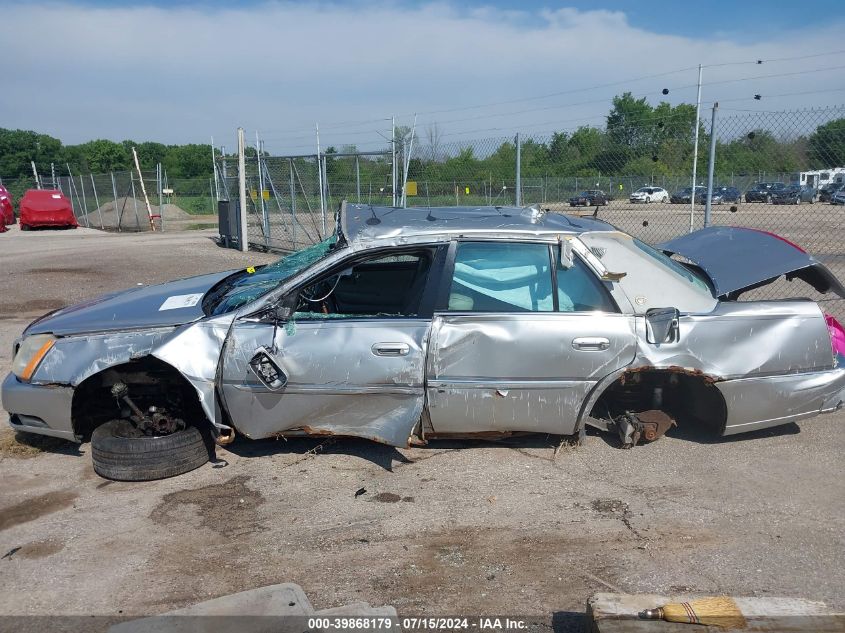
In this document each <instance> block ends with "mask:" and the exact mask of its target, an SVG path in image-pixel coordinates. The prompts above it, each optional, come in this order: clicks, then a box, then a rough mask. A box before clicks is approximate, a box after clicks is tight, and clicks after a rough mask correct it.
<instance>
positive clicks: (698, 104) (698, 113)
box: [689, 64, 701, 233]
mask: <svg viewBox="0 0 845 633" xmlns="http://www.w3.org/2000/svg"><path fill="white" fill-rule="evenodd" d="M700 117H701V64H699V65H698V98H697V99H696V106H695V141H694V142H693V148H692V191H691V192H690V197H689V198H690V207H689V232H690V233H692V229H693V226H694V222H693V218H694V216H695V184H696V183H695V177H696V170H697V169H698V128H699V127H701V125H700V122H699V119H700Z"/></svg>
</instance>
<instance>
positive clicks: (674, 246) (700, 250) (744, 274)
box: [657, 226, 845, 299]
mask: <svg viewBox="0 0 845 633" xmlns="http://www.w3.org/2000/svg"><path fill="white" fill-rule="evenodd" d="M657 248H659V249H660V250H662V251H663V252H665V253H666V254H668V255H680V256H682V257H685V258H686V259H688V260H690V261H691V262H693V263H694V264H696V265H697V266H698V267H699V268H701V270H702V272H704V273H705V274H706V275H707V276H708V277H709V278H710V280H711V282H712V283H713V287H714V288H715V290H716V295H717V296H718V297H719V298H725V297H731V298H733V297H736V296H738V295H739V294H741V293H742V292H745V291H746V290H751V289H752V288H758V287H760V286H765V285H766V284H769V283H771V282H773V281H774V280H775V279H777V278H778V277H780V276H781V275H786V277H787V279H793V278H796V279H801V280H802V281H805V282H807V283H808V284H810V285H811V286H812V287H813V288H815V289H816V290H817V291H819V292H820V293H822V294H824V293H828V292H833V293H835V294H837V295H839V296H840V297H842V298H843V299H845V287H843V285H842V283H840V281H839V280H838V279H837V278H836V277H835V276H834V275H833V273H832V272H830V270H829V269H828V268H827V267H826V266H825V265H824V264H822V263H821V262H820V261H818V260H817V259H816V258H815V257H813V256H812V255H810V254H809V253H807V252H806V251H805V250H804V249H802V248H801V247H800V246H797V245H795V244H793V243H792V242H790V241H789V240H787V239H784V238H782V237H780V236H778V235H775V234H774V233H770V232H768V231H761V230H759V229H749V228H742V227H736V226H710V227H707V228H704V229H701V230H699V231H695V232H693V233H690V234H688V235H683V236H681V237H677V238H675V239H673V240H669V241H667V242H663V243H662V244H658V245H657Z"/></svg>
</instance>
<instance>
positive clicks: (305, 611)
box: [109, 583, 396, 633]
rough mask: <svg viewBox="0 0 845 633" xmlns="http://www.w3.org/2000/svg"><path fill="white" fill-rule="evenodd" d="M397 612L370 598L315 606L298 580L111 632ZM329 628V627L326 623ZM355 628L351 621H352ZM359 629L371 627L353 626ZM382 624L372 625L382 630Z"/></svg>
mask: <svg viewBox="0 0 845 633" xmlns="http://www.w3.org/2000/svg"><path fill="white" fill-rule="evenodd" d="M341 616H342V617H346V618H349V617H362V618H366V617H373V618H391V617H392V618H395V617H396V609H394V608H393V607H389V606H385V607H371V606H370V605H369V604H368V603H366V602H354V603H351V604H348V605H345V606H340V607H333V608H330V609H323V610H321V611H316V610H315V609H314V607H313V606H311V603H310V602H309V600H308V597H307V596H306V595H305V592H304V591H303V590H302V587H300V586H299V585H297V584H294V583H282V584H278V585H269V586H267V587H259V588H257V589H251V590H249V591H241V592H239V593H233V594H230V595H228V596H220V597H219V598H214V599H212V600H206V601H205V602H200V603H198V604H195V605H191V606H189V607H185V608H182V609H176V610H175V611H170V612H168V613H164V614H162V615H158V616H153V617H150V618H142V619H138V620H130V621H128V622H122V623H120V624H116V625H114V626H112V627H111V628H110V629H109V633H299V632H300V631H304V630H305V629H309V630H313V631H316V630H321V628H320V627H319V626H312V624H311V623H309V620H311V619H312V618H333V617H341ZM327 628H330V627H327ZM350 628H352V627H350ZM354 628H355V630H356V631H368V630H370V629H368V628H366V627H365V628H359V627H357V626H356V627H354ZM381 629H384V627H383V626H382V627H372V630H381Z"/></svg>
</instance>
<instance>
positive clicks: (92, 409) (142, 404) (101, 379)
mask: <svg viewBox="0 0 845 633" xmlns="http://www.w3.org/2000/svg"><path fill="white" fill-rule="evenodd" d="M117 381H120V382H123V383H125V384H126V385H127V386H128V387H129V395H130V397H131V398H132V400H133V402H135V404H137V405H138V407H139V408H141V409H142V410H144V411H146V410H147V408H148V407H150V406H155V407H164V408H166V409H167V410H168V411H170V412H171V413H176V414H178V415H179V417H181V418H182V419H184V420H185V422H187V423H188V424H193V425H201V424H202V423H203V422H205V423H207V422H208V419H207V417H206V415H205V412H204V411H203V409H202V406H201V405H200V401H199V397H198V396H197V392H196V390H195V389H194V388H193V386H192V385H191V383H189V382H188V381H187V380H186V379H185V377H184V376H183V375H182V374H180V373H179V372H178V371H177V370H176V369H175V368H173V367H172V366H171V365H168V364H167V363H165V362H164V361H161V360H159V359H157V358H155V357H153V356H145V357H143V358H139V359H137V360H132V361H130V362H128V363H124V364H122V365H115V366H114V367H109V368H108V369H105V370H103V371H101V372H98V373H96V374H94V375H93V376H89V377H88V378H86V379H85V380H84V381H82V382H81V383H80V384H79V386H78V387H77V388H76V389H75V390H74V393H73V403H72V405H71V420H72V422H73V430H74V432H75V433H76V434H77V435H79V436H82V437H83V438H88V437H90V435H91V433H92V432H93V430H94V429H95V428H97V427H98V426H100V425H101V424H103V423H104V422H107V421H108V420H112V419H114V418H119V417H121V409H122V406H121V405H120V404H118V402H117V401H116V400H115V398H114V396H113V395H112V394H111V386H112V385H113V384H114V383H115V382H117Z"/></svg>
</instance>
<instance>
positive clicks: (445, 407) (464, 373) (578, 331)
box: [426, 241, 636, 434]
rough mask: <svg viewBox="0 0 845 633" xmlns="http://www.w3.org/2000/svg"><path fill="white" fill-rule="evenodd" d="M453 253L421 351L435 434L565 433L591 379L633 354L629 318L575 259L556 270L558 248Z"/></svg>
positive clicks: (497, 246) (468, 245)
mask: <svg viewBox="0 0 845 633" xmlns="http://www.w3.org/2000/svg"><path fill="white" fill-rule="evenodd" d="M454 251H455V254H454V256H453V261H452V263H451V264H450V265H449V266H447V270H446V274H447V279H446V281H445V283H444V284H442V285H441V288H443V289H444V291H443V294H442V295H441V297H440V298H439V300H438V303H439V306H438V309H437V310H436V312H435V315H434V322H433V327H432V334H431V343H430V345H429V352H428V363H427V370H426V373H427V385H426V387H427V397H428V409H429V416H430V421H431V426H432V427H433V431H434V432H435V433H436V434H450V433H456V434H467V433H469V434H471V433H487V432H491V431H492V432H509V431H532V432H548V433H559V434H571V433H573V432H574V431H575V430H576V424H577V419H578V413H579V409H580V407H581V405H582V403H583V401H584V399H585V397H586V396H587V394H588V393H589V392H590V390H591V389H592V388H593V386H594V385H595V384H596V382H597V381H598V380H600V379H601V378H603V377H604V376H606V375H607V374H609V373H611V372H613V371H615V370H616V369H619V368H621V367H624V366H625V365H627V364H629V363H630V362H631V361H632V360H633V358H634V353H635V349H636V338H635V335H634V323H633V317H632V316H630V315H624V314H621V313H620V312H619V310H618V308H617V306H616V304H615V303H614V301H613V299H612V297H611V296H610V294H609V292H608V290H607V288H606V287H605V285H604V283H605V282H602V281H601V280H600V279H599V278H598V277H597V275H596V274H595V272H594V271H593V270H592V269H591V268H590V266H588V265H587V264H586V263H585V262H584V261H583V260H582V259H581V258H579V257H577V256H576V257H575V259H574V260H573V263H572V265H571V266H570V267H569V268H563V267H562V266H561V265H560V258H559V256H557V253H558V251H559V246H558V245H557V244H548V243H533V242H496V241H489V242H481V241H462V242H458V243H457V244H456V245H455V246H454Z"/></svg>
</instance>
